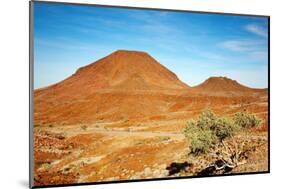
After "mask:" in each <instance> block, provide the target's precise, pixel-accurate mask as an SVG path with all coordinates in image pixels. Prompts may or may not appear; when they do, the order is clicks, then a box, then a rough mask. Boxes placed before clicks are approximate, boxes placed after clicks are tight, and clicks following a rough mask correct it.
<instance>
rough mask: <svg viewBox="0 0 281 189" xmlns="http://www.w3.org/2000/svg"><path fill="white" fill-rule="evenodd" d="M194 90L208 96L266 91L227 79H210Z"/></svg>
mask: <svg viewBox="0 0 281 189" xmlns="http://www.w3.org/2000/svg"><path fill="white" fill-rule="evenodd" d="M193 89H194V90H195V91H197V92H200V93H208V94H222V93H224V94H232V95H240V94H247V93H255V92H264V91H265V90H266V89H253V88H249V87H246V86H244V85H242V84H240V83H238V82H237V81H236V80H232V79H229V78H227V77H210V78H209V79H207V80H206V81H204V82H203V83H202V84H200V85H197V86H195V87H193Z"/></svg>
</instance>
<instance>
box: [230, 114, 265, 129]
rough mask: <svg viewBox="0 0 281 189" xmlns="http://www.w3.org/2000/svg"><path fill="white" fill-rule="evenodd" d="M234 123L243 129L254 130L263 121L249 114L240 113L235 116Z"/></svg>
mask: <svg viewBox="0 0 281 189" xmlns="http://www.w3.org/2000/svg"><path fill="white" fill-rule="evenodd" d="M233 119H234V122H235V124H236V125H238V126H240V127H242V128H246V129H249V128H254V127H257V126H259V125H260V124H261V119H260V118H258V117H257V116H256V115H255V114H252V113H249V112H238V113H236V114H235V115H234V118H233Z"/></svg>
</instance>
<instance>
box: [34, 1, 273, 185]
mask: <svg viewBox="0 0 281 189" xmlns="http://www.w3.org/2000/svg"><path fill="white" fill-rule="evenodd" d="M29 3H30V4H29V5H30V129H29V130H30V137H29V140H30V151H29V155H30V158H29V159H30V166H29V167H30V170H29V173H30V175H29V176H30V187H31V188H39V187H40V188H42V187H59V186H75V185H88V184H106V183H120V182H136V181H151V180H154V181H155V180H167V179H186V178H197V177H213V176H231V175H246V174H260V173H269V172H270V119H269V117H270V111H269V110H270V17H269V16H265V15H247V14H232V13H214V12H200V11H190V10H188V11H184V10H168V9H155V8H138V7H124V6H108V5H92V4H78V3H60V2H45V1H30V2H29Z"/></svg>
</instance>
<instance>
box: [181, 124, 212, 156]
mask: <svg viewBox="0 0 281 189" xmlns="http://www.w3.org/2000/svg"><path fill="white" fill-rule="evenodd" d="M184 134H185V137H186V138H188V139H189V140H191V144H190V153H192V154H195V155H199V154H200V153H206V152H207V151H208V149H209V148H210V147H211V146H212V145H213V144H215V143H216V138H215V137H214V135H213V133H212V131H211V130H210V129H208V128H205V127H203V128H201V127H199V126H198V121H193V120H192V121H189V122H188V123H187V126H186V128H185V130H184Z"/></svg>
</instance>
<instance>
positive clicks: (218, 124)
mask: <svg viewBox="0 0 281 189" xmlns="http://www.w3.org/2000/svg"><path fill="white" fill-rule="evenodd" d="M260 123H261V120H260V119H259V118H258V117H257V116H256V115H255V114H251V113H248V112H239V113H236V114H235V115H234V117H233V119H230V118H227V117H218V116H217V115H215V114H214V112H212V111H211V110H205V111H203V112H202V113H201V114H200V115H199V118H198V120H196V121H194V120H191V121H188V122H187V126H186V128H185V130H184V134H185V136H186V138H187V139H188V140H191V145H190V153H191V154H195V155H199V154H200V153H206V152H207V151H208V150H209V149H210V148H211V147H213V146H214V145H216V144H218V143H221V142H223V140H224V139H226V138H229V137H233V136H234V134H235V132H236V131H238V130H239V129H241V128H253V127H257V126H259V125H260Z"/></svg>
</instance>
